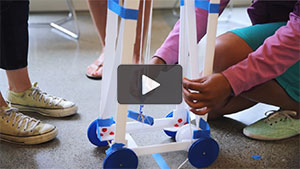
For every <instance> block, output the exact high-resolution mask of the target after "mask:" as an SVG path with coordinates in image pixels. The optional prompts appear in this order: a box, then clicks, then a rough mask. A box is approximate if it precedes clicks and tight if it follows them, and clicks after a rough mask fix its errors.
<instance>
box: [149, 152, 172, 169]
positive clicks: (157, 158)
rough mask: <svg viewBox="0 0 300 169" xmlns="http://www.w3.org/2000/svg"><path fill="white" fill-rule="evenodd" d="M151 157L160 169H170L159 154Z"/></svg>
mask: <svg viewBox="0 0 300 169" xmlns="http://www.w3.org/2000/svg"><path fill="white" fill-rule="evenodd" d="M152 157H153V158H154V160H155V161H156V163H157V164H158V166H159V167H160V168H161V169H170V167H169V166H168V164H167V163H166V161H165V160H164V158H163V157H162V156H161V155H160V154H159V153H156V154H152Z"/></svg>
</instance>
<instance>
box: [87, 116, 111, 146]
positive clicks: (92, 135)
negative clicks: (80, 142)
mask: <svg viewBox="0 0 300 169" xmlns="http://www.w3.org/2000/svg"><path fill="white" fill-rule="evenodd" d="M96 130H97V120H94V121H93V122H92V123H91V124H90V126H89V128H88V131H87V137H88V139H89V140H90V142H91V143H92V144H94V145H95V146H99V147H101V146H107V145H108V143H107V141H100V140H99V139H98V137H97V132H96Z"/></svg>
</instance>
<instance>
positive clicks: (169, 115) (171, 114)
mask: <svg viewBox="0 0 300 169" xmlns="http://www.w3.org/2000/svg"><path fill="white" fill-rule="evenodd" d="M171 117H173V111H172V112H171V113H169V114H168V115H167V116H166V118H171ZM164 132H165V133H166V135H167V136H169V137H171V138H175V136H176V131H169V130H164Z"/></svg>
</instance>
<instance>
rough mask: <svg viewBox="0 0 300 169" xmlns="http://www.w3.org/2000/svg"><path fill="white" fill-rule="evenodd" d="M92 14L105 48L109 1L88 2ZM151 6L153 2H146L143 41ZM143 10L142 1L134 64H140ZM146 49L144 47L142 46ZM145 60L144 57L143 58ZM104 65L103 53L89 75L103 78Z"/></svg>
mask: <svg viewBox="0 0 300 169" xmlns="http://www.w3.org/2000/svg"><path fill="white" fill-rule="evenodd" d="M88 4H89V8H90V12H91V16H92V19H93V21H94V24H95V25H96V28H97V31H98V33H99V36H100V40H101V44H102V45H103V47H104V46H105V33H106V32H105V29H106V16H107V1H106V0H88ZM150 5H151V1H150V0H146V3H145V17H144V29H143V41H144V40H145V35H146V32H147V28H148V23H149V15H150ZM142 10H143V0H141V1H140V5H139V15H138V20H137V32H136V40H135V45H134V56H133V62H134V63H138V62H139V60H140V59H139V58H140V41H141V31H142V28H141V27H142V14H143V13H142ZM142 47H144V45H142ZM141 58H142V59H143V57H141ZM142 61H143V60H142ZM102 65H103V53H101V55H100V56H99V57H98V59H97V60H96V61H95V62H94V63H93V64H92V65H90V66H89V67H88V75H91V76H96V77H101V76H102V71H103V69H102Z"/></svg>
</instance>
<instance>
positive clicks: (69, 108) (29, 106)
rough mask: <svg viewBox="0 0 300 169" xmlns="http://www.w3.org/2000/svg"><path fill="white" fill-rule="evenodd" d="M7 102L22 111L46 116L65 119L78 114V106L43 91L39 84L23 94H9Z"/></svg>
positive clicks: (10, 92) (11, 92) (35, 84)
mask: <svg viewBox="0 0 300 169" xmlns="http://www.w3.org/2000/svg"><path fill="white" fill-rule="evenodd" d="M7 100H8V101H9V102H10V103H11V105H12V106H13V107H16V108H18V109H19V110H20V111H22V112H23V111H31V112H37V113H40V114H42V115H45V116H51V117H65V116H70V115H73V114H75V113H76V111H77V106H75V104H74V103H72V102H70V101H67V100H65V99H62V98H59V97H56V96H51V95H48V94H47V93H45V92H43V91H41V90H40V89H39V88H38V86H37V82H36V83H34V84H33V86H32V87H31V88H30V89H28V90H26V91H25V92H22V93H16V92H13V91H10V90H9V91H8V92H7Z"/></svg>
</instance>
